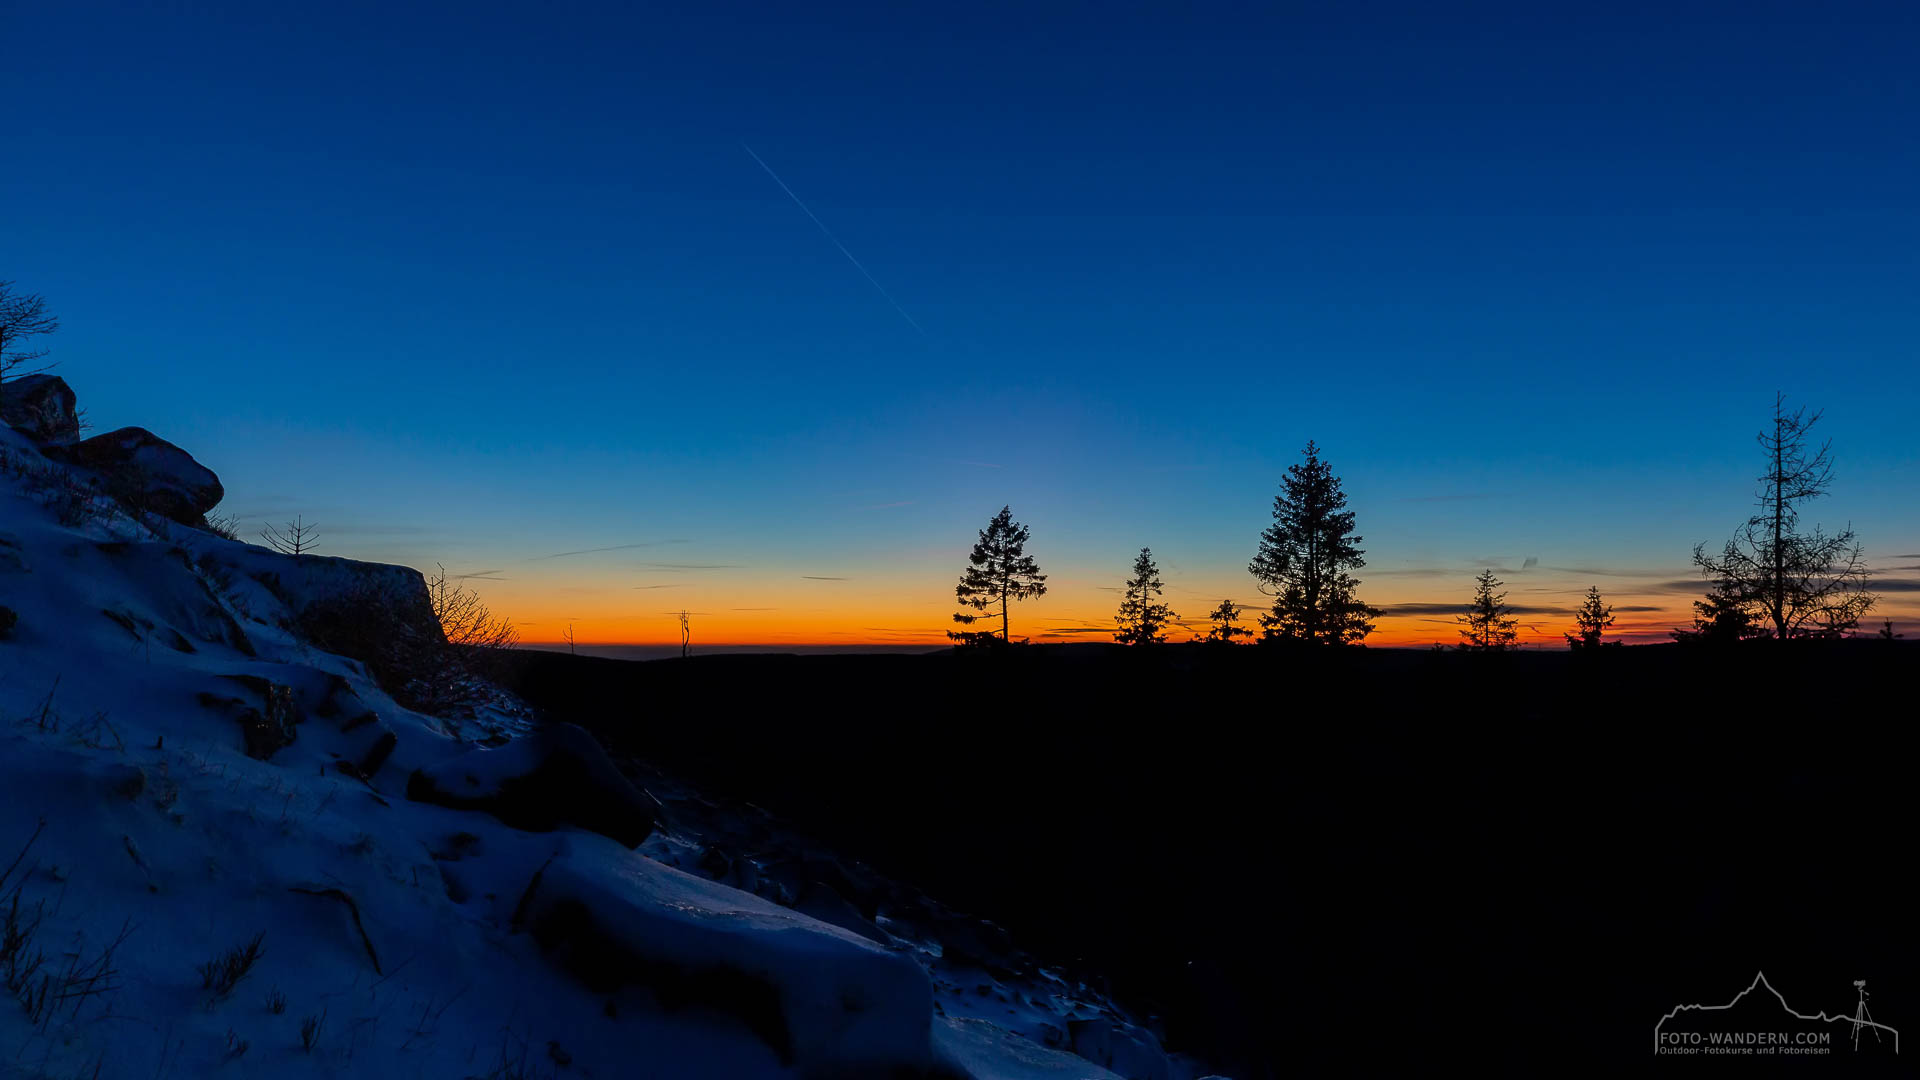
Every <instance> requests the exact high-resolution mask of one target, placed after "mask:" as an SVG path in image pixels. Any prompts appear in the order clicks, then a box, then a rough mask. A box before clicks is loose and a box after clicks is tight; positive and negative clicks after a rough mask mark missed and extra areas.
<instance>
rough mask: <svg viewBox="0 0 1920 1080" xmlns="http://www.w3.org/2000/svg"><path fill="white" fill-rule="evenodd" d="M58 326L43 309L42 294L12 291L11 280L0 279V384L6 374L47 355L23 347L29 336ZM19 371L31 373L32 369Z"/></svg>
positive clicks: (58, 320) (42, 350)
mask: <svg viewBox="0 0 1920 1080" xmlns="http://www.w3.org/2000/svg"><path fill="white" fill-rule="evenodd" d="M58 329H60V319H59V317H57V316H55V315H53V314H52V313H51V312H49V311H48V310H47V301H46V298H45V297H43V296H41V295H40V294H39V293H16V292H14V291H13V282H11V281H0V383H4V382H5V381H6V378H7V376H8V375H9V374H10V373H12V372H14V371H16V370H18V369H20V368H22V367H25V366H26V365H28V364H31V363H33V362H34V361H36V360H39V359H41V358H42V357H44V356H46V355H47V350H45V349H30V348H27V347H26V342H27V341H28V340H29V339H31V338H36V337H39V336H41V335H43V334H51V333H53V332H54V331H55V330H58ZM34 370H36V371H44V370H45V369H44V368H37V369H34ZM20 374H21V375H31V374H33V371H21V372H20Z"/></svg>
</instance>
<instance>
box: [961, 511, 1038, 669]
mask: <svg viewBox="0 0 1920 1080" xmlns="http://www.w3.org/2000/svg"><path fill="white" fill-rule="evenodd" d="M1027 536H1028V529H1027V527H1026V526H1025V525H1022V524H1020V523H1019V522H1017V521H1015V520H1013V508H1012V507H1006V506H1003V507H1001V508H1000V512H999V513H998V514H995V515H994V517H993V520H992V521H989V522H987V527H986V528H984V529H982V530H980V541H979V543H976V544H974V545H973V553H972V554H971V555H969V556H968V557H967V568H966V569H965V570H964V571H962V572H961V574H960V584H958V585H956V586H954V589H953V592H954V595H955V596H956V597H957V598H958V599H959V601H960V602H961V603H962V604H965V605H966V606H967V607H970V608H973V609H974V610H975V611H979V612H988V611H991V610H993V609H994V608H995V607H996V606H998V608H999V611H1000V632H999V634H998V635H997V636H998V638H999V640H1000V641H1001V642H1003V643H1004V642H1007V641H1010V640H1012V638H1011V633H1012V622H1011V619H1010V618H1009V616H1008V609H1009V608H1011V607H1012V605H1013V602H1014V601H1016V600H1027V599H1031V598H1033V597H1036V596H1045V595H1046V592H1047V575H1045V574H1043V573H1041V572H1040V567H1039V565H1038V564H1036V563H1035V562H1034V561H1033V556H1031V555H1028V554H1027V552H1026V545H1027ZM982 617H983V616H982V615H970V614H968V613H966V612H964V611H963V612H958V613H956V614H955V615H954V616H953V621H954V622H956V623H959V624H960V625H962V626H972V625H973V624H974V623H976V622H978V621H979V620H980V619H981V618H982ZM947 636H948V637H949V638H952V639H953V640H954V641H956V642H961V643H965V644H984V643H986V642H989V641H992V640H994V638H995V637H996V635H995V634H994V632H993V631H991V630H960V631H955V630H949V631H947Z"/></svg>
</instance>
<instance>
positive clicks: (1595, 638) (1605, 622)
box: [1566, 585, 1620, 649]
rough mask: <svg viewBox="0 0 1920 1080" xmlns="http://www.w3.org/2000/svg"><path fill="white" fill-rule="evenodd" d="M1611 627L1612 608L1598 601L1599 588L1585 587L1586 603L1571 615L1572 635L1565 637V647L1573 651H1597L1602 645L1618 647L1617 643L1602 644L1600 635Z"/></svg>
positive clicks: (1595, 586) (1594, 586)
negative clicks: (1573, 649)
mask: <svg viewBox="0 0 1920 1080" xmlns="http://www.w3.org/2000/svg"><path fill="white" fill-rule="evenodd" d="M1612 625H1613V607H1612V605H1610V604H1608V603H1606V602H1605V601H1603V600H1601V599H1600V587H1599V586H1598V585H1589V586H1588V587H1587V599H1586V602H1585V603H1583V604H1581V605H1580V610H1578V611H1576V612H1574V613H1573V633H1571V634H1568V635H1566V638H1567V645H1568V646H1570V647H1572V648H1575V649H1597V648H1599V647H1600V646H1601V645H1602V644H1606V645H1618V644H1620V642H1619V641H1617V640H1616V641H1608V642H1602V641H1601V640H1600V635H1601V634H1603V633H1606V631H1607V628H1608V627H1610V626H1612Z"/></svg>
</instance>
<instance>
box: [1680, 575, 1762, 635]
mask: <svg viewBox="0 0 1920 1080" xmlns="http://www.w3.org/2000/svg"><path fill="white" fill-rule="evenodd" d="M1766 633H1767V631H1766V629H1765V628H1763V627H1762V626H1761V625H1760V624H1759V623H1758V622H1757V621H1756V620H1755V619H1754V616H1753V605H1752V603H1751V602H1750V601H1748V600H1747V599H1746V598H1745V597H1743V596H1741V595H1740V587H1739V584H1738V583H1737V582H1733V581H1728V580H1721V581H1718V582H1716V583H1714V586H1713V589H1712V590H1711V591H1709V592H1708V593H1707V595H1706V598H1705V599H1704V600H1695V601H1694V602H1693V629H1691V630H1675V631H1674V632H1673V639H1674V640H1675V641H1678V642H1681V643H1683V644H1693V645H1731V644H1733V643H1735V642H1739V641H1745V640H1747V639H1748V638H1755V637H1764V636H1766Z"/></svg>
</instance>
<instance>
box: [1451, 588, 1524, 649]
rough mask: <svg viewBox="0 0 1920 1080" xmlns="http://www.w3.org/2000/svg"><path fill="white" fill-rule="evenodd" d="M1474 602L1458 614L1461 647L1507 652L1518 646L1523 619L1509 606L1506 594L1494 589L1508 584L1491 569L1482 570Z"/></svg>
mask: <svg viewBox="0 0 1920 1080" xmlns="http://www.w3.org/2000/svg"><path fill="white" fill-rule="evenodd" d="M1474 580H1475V581H1477V582H1478V585H1477V586H1476V587H1475V589H1474V591H1473V604H1472V605H1471V606H1469V607H1468V608H1467V613H1466V614H1465V615H1462V616H1460V617H1459V621H1460V647H1461V648H1462V649H1465V650H1467V651H1469V652H1504V651H1506V650H1508V649H1514V648H1518V647H1519V640H1520V631H1518V630H1517V629H1515V627H1517V626H1519V625H1520V620H1519V619H1517V618H1514V616H1513V615H1512V613H1511V612H1509V610H1508V609H1507V594H1506V593H1496V592H1494V591H1493V590H1495V589H1497V588H1499V587H1500V586H1502V585H1504V584H1506V583H1505V582H1503V581H1501V580H1500V579H1499V578H1496V577H1494V576H1493V571H1492V570H1482V571H1480V576H1479V577H1478V578H1476V579H1474Z"/></svg>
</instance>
